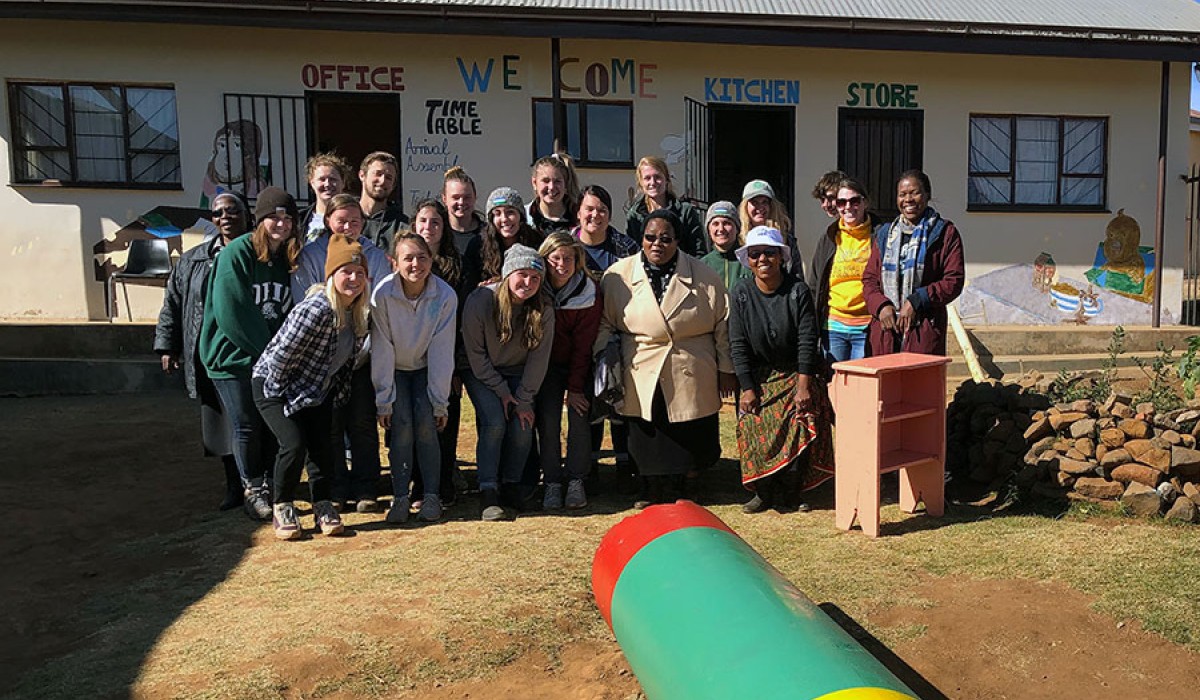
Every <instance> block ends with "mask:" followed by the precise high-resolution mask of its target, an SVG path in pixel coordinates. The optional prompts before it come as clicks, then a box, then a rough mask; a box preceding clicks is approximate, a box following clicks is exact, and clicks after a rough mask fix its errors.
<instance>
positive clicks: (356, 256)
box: [325, 233, 367, 279]
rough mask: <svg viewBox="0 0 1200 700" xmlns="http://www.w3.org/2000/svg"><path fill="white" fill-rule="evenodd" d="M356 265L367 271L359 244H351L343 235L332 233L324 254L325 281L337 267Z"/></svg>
mask: <svg viewBox="0 0 1200 700" xmlns="http://www.w3.org/2000/svg"><path fill="white" fill-rule="evenodd" d="M346 265H358V266H359V267H361V268H363V270H366V269H367V258H366V257H365V256H364V255H363V252H362V244H361V243H351V242H350V239H349V238H347V237H346V236H345V235H344V234H341V233H334V234H330V236H329V249H328V251H327V252H326V254H325V279H329V278H330V277H331V276H332V275H333V273H335V272H337V270H338V268H339V267H344V266H346Z"/></svg>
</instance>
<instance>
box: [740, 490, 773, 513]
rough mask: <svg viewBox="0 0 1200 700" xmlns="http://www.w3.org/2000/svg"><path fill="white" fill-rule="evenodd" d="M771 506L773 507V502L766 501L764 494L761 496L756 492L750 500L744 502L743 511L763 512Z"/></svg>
mask: <svg viewBox="0 0 1200 700" xmlns="http://www.w3.org/2000/svg"><path fill="white" fill-rule="evenodd" d="M770 507H771V504H770V503H768V502H767V501H765V500H764V499H763V497H762V496H760V495H758V494H757V493H756V494H754V498H751V499H750V500H749V501H746V502H745V503H743V504H742V512H743V513H747V514H749V513H761V512H763V511H764V510H767V509H768V508H770Z"/></svg>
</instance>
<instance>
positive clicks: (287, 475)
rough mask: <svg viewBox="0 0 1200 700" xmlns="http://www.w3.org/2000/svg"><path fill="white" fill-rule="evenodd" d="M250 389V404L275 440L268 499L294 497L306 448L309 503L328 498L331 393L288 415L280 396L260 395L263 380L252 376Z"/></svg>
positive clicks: (277, 500)
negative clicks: (317, 401) (275, 445)
mask: <svg viewBox="0 0 1200 700" xmlns="http://www.w3.org/2000/svg"><path fill="white" fill-rule="evenodd" d="M250 387H251V389H252V390H253V392H254V405H255V406H257V407H258V412H259V413H261V414H262V417H263V421H264V422H266V424H267V427H268V428H270V429H271V432H272V433H274V434H275V439H276V440H278V441H279V453H278V454H276V455H275V473H274V478H275V481H274V488H272V490H271V498H272V500H273V501H274V502H276V503H290V502H291V501H294V500H296V490H297V488H298V487H299V486H300V470H301V469H303V468H304V467H305V466H306V465H305V463H304V455H305V451H306V450H307V452H308V455H309V457H311V459H309V460H308V464H307V467H308V488H309V490H310V491H311V493H312V500H311V502H312V503H316V502H317V501H328V500H329V493H330V483H329V482H330V479H329V477H330V475H331V473H332V466H333V443H332V442H331V440H330V425H331V424H332V422H333V396H332V393H331V395H330V396H329V397H327V398H326V399H325V401H324V402H323V403H321V404H319V405H317V406H310V407H308V408H303V409H300V410H299V411H297V412H295V413H293V414H292V415H291V416H287V415H284V413H283V405H284V401H283V399H277V398H268V397H267V396H265V395H263V380H262V379H259V378H257V377H256V378H254V379H252V380H251V382H250Z"/></svg>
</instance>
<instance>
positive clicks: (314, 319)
mask: <svg viewBox="0 0 1200 700" xmlns="http://www.w3.org/2000/svg"><path fill="white" fill-rule="evenodd" d="M368 296H369V295H368V294H367V267H366V258H365V257H364V256H363V250H362V245H361V244H359V243H351V242H350V241H349V239H347V238H346V237H345V236H343V235H341V234H334V235H333V236H332V237H331V238H330V240H329V253H328V255H327V257H326V259H325V287H324V289H321V288H319V287H315V288H314V289H313V290H312V292H310V293H309V295H308V297H307V298H305V299H304V301H302V302H300V303H299V304H297V305H296V307H295V308H294V309H292V313H291V314H289V315H288V317H287V320H285V321H284V323H283V327H282V328H280V329H279V332H278V333H277V334H276V335H275V337H274V338H273V339H272V340H271V342H270V344H268V345H267V349H266V350H265V351H264V352H263V354H262V357H260V358H259V359H258V362H256V363H255V365H254V373H253V378H252V380H251V387H252V389H253V391H254V403H255V405H257V406H258V410H259V412H260V413H261V414H262V417H263V420H264V421H266V423H267V426H268V427H269V428H270V429H271V432H272V433H274V434H275V438H276V439H277V440H278V441H279V453H278V455H276V458H275V472H274V488H273V489H272V493H273V494H274V496H275V505H274V526H275V536H276V537H278V538H279V539H284V540H293V539H298V538H299V537H300V535H301V530H300V522H299V520H298V519H297V516H296V507H295V505H294V503H293V501H294V497H295V493H296V489H297V487H299V485H300V469H301V467H302V466H303V465H304V456H305V452H306V451H307V452H308V455H309V458H310V459H309V461H308V486H309V489H310V490H311V492H312V496H311V503H312V509H313V516H314V518H315V520H316V525H317V528H318V529H320V531H321V532H322V534H326V535H336V534H339V533H341V532H342V530H343V529H344V528H343V526H342V520H341V518H340V517H339V516H338V514H337V511H336V510H334V508H333V503H332V501H330V479H329V477H330V473H331V468H332V464H333V450H335V449H341V446H340V445H339V446H334V445H333V442H332V438H331V425H332V421H333V410H334V408H335V407H337V406H341V405H343V404H344V403H345V402H346V399H347V398H349V395H350V374H351V372H352V371H353V370H354V357H355V355H357V354H358V351H359V349H360V348H361V347H362V344H363V339H364V338H365V337H366V335H367V300H368Z"/></svg>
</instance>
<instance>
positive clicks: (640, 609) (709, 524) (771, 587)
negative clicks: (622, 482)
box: [592, 501, 917, 700]
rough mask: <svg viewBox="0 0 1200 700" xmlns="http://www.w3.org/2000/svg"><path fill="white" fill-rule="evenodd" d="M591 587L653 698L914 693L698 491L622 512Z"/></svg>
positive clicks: (806, 698)
mask: <svg viewBox="0 0 1200 700" xmlns="http://www.w3.org/2000/svg"><path fill="white" fill-rule="evenodd" d="M592 591H593V593H594V595H595V596H596V605H597V606H598V607H599V608H600V613H601V614H602V615H603V616H604V619H605V620H606V621H607V622H608V624H609V627H611V628H612V630H613V633H614V634H615V635H616V637H617V642H618V643H619V644H620V645H621V649H622V650H623V651H624V652H625V657H626V658H627V659H628V660H629V665H630V667H632V669H633V672H634V673H635V674H636V675H637V678H638V681H639V682H640V683H641V685H642V689H643V690H644V691H645V693H646V697H647V698H648V699H649V700H733V699H740V698H754V699H755V700H916V697H917V696H916V694H915V693H913V691H912V690H910V689H909V688H908V687H907V686H905V685H904V684H903V683H902V682H900V680H899V679H897V678H896V677H895V676H894V675H892V673H891V672H890V671H888V670H887V669H886V668H884V666H883V665H882V664H880V663H879V662H878V661H877V660H876V659H875V657H873V656H871V654H870V653H868V652H867V651H866V650H865V649H864V648H863V647H862V646H861V645H859V644H858V642H856V641H855V640H854V639H853V638H852V637H851V636H850V635H849V634H847V633H846V632H845V631H844V630H843V629H842V628H841V627H839V626H838V625H837V624H836V623H835V622H833V620H831V619H829V617H828V616H827V615H826V614H825V613H824V612H822V611H821V609H820V608H818V607H817V606H816V604H814V603H813V602H812V601H811V600H809V599H808V598H807V597H806V596H805V595H804V594H803V593H801V592H800V590H799V589H797V588H796V587H795V586H793V585H792V584H791V583H790V582H788V581H787V579H785V578H784V577H783V575H782V574H780V573H779V572H778V571H777V570H776V569H775V568H774V567H772V566H771V565H770V564H768V563H767V561H766V560H765V559H763V558H762V557H761V556H760V555H759V554H758V553H757V552H755V551H754V550H753V549H752V548H751V547H750V545H748V544H746V542H745V541H744V540H742V539H741V538H740V537H738V536H737V535H736V534H734V532H733V531H732V530H730V529H729V526H727V525H726V524H725V523H724V522H722V521H721V519H720V518H718V517H717V516H715V515H713V514H712V513H711V512H709V511H708V510H706V509H704V508H702V507H700V506H698V505H696V504H695V503H692V502H690V501H677V502H676V503H674V504H669V505H658V506H651V507H649V508H647V509H646V510H644V511H642V512H641V513H639V514H638V515H634V516H631V517H628V518H626V519H624V520H622V521H621V522H619V523H617V524H616V525H615V526H614V527H613V528H612V529H611V530H609V531H608V533H607V534H606V535H605V536H604V539H603V540H602V541H601V542H600V547H599V548H597V550H596V556H595V559H594V560H593V562H592Z"/></svg>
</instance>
